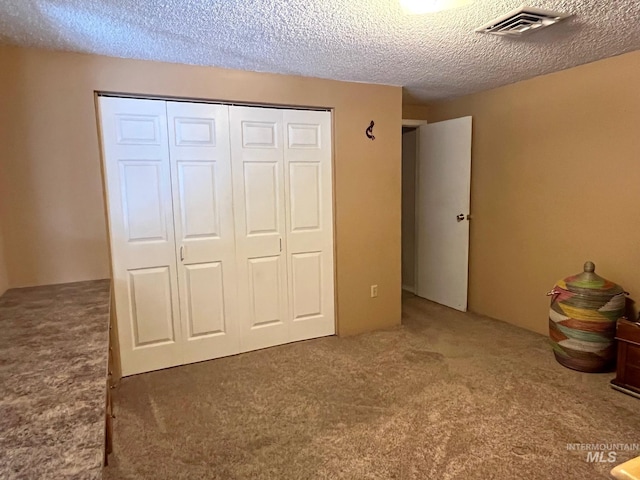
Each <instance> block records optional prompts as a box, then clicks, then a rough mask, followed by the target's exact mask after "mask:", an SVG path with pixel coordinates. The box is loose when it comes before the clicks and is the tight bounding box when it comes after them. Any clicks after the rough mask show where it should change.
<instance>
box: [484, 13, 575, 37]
mask: <svg viewBox="0 0 640 480" xmlns="http://www.w3.org/2000/svg"><path fill="white" fill-rule="evenodd" d="M570 16H571V15H570V14H566V13H558V12H550V11H549V10H542V9H540V8H533V7H520V8H518V9H516V10H513V11H511V12H509V13H507V14H506V15H504V16H502V17H500V18H496V19H495V20H492V21H490V22H489V23H487V24H486V25H483V26H482V27H480V28H476V32H478V33H490V34H492V35H505V36H512V37H519V36H521V35H525V34H528V33H531V32H535V31H536V30H540V29H542V28H545V27H548V26H550V25H553V24H554V23H558V22H559V21H561V20H563V19H565V18H567V17H570Z"/></svg>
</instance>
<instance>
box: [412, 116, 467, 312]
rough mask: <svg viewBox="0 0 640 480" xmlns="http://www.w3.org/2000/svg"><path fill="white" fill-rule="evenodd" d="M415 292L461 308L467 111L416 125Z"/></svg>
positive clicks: (464, 280) (464, 295)
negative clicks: (465, 113) (450, 118)
mask: <svg viewBox="0 0 640 480" xmlns="http://www.w3.org/2000/svg"><path fill="white" fill-rule="evenodd" d="M416 178H417V185H416V189H417V191H416V294H417V295H418V296H419V297H423V298H426V299H428V300H432V301H434V302H437V303H440V304H442V305H446V306H448V307H451V308H455V309H456V310H461V311H463V312H464V311H466V310H467V287H468V273H469V213H470V192H471V117H463V118H457V119H454V120H447V121H444V122H438V123H432V124H429V125H423V126H421V127H419V128H418V158H417V176H416Z"/></svg>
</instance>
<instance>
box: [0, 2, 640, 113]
mask: <svg viewBox="0 0 640 480" xmlns="http://www.w3.org/2000/svg"><path fill="white" fill-rule="evenodd" d="M521 4H522V0H493V1H492V0H475V1H474V2H473V3H472V4H471V5H468V6H465V7H460V8H457V9H454V10H450V11H447V12H440V13H435V14H425V15H417V16H410V15H406V14H404V13H403V12H402V10H401V8H400V6H399V2H398V0H305V1H303V0H245V1H243V0H0V42H2V43H9V44H17V45H23V46H33V47H43V48H52V49H59V50H70V51H77V52H86V53H96V54H101V55H109V56H116V57H127V58H139V59H149V60H160V61H166V62H176V63H188V64H198V65H215V66H220V67H228V68H235V69H242V70H254V71H264V72H276V73H285V74H295V75H304V76H312V77H322V78H333V79H339V80H350V81H359V82H369V83H382V84H389V85H402V86H403V87H405V89H404V92H405V93H404V96H405V101H407V102H409V103H418V102H420V101H428V100H435V99H442V98H451V97H456V96H460V95H464V94H468V93H473V92H477V91H481V90H486V89H489V88H493V87H497V86H500V85H504V84H507V83H512V82H515V81H518V80H523V79H526V78H530V77H533V76H536V75H540V74H544V73H549V72H553V71H557V70H561V69H564V68H568V67H572V66H575V65H579V64H582V63H587V62H591V61H594V60H597V59H600V58H604V57H609V56H613V55H617V54H620V53H624V52H628V51H632V50H638V49H640V28H639V27H638V20H639V19H640V1H638V0H555V1H554V0H531V1H529V2H528V3H526V5H527V6H532V7H540V8H548V9H551V10H555V11H560V12H568V13H573V14H574V15H575V17H573V18H571V19H570V20H568V21H565V22H562V23H560V24H558V25H554V26H551V27H549V28H548V29H544V30H542V31H539V32H536V33H534V34H532V35H531V36H527V37H524V38H517V39H512V38H500V37H495V36H490V35H482V34H478V33H474V31H473V30H474V29H475V28H476V27H479V26H481V25H483V24H485V23H486V22H488V21H490V20H492V19H493V18H495V17H498V16H500V15H502V14H505V13H507V12H508V11H510V10H512V9H514V8H516V7H519V6H520V5H521Z"/></svg>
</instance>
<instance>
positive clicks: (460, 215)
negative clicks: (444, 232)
mask: <svg viewBox="0 0 640 480" xmlns="http://www.w3.org/2000/svg"><path fill="white" fill-rule="evenodd" d="M456 220H457V221H459V222H461V221H463V220H464V213H461V214H459V215H458V216H456Z"/></svg>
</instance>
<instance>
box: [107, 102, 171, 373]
mask: <svg viewBox="0 0 640 480" xmlns="http://www.w3.org/2000/svg"><path fill="white" fill-rule="evenodd" d="M99 105H100V113H101V127H102V147H103V150H104V158H105V160H106V161H105V165H104V166H105V168H104V172H105V184H106V192H107V204H108V211H109V233H110V239H111V259H112V271H113V286H114V295H115V299H116V302H115V304H116V314H117V318H118V319H120V322H119V324H118V336H119V343H120V356H121V363H122V374H123V375H132V374H135V373H141V372H148V371H150V370H157V369H159V368H166V367H171V366H174V365H180V364H182V363H183V361H182V347H181V342H182V332H181V327H180V310H179V305H178V282H177V279H178V277H177V272H176V255H175V240H174V232H173V206H172V200H171V174H170V166H169V145H168V141H167V115H166V107H165V103H164V102H157V101H153V100H139V99H131V98H108V97H100V103H99Z"/></svg>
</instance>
